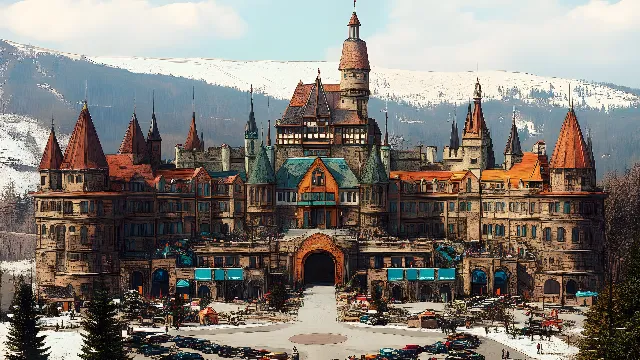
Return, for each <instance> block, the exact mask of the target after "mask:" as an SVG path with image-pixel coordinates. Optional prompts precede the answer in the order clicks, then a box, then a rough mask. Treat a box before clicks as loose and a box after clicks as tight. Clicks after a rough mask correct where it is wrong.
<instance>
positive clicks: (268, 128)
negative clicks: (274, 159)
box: [267, 119, 271, 146]
mask: <svg viewBox="0 0 640 360" xmlns="http://www.w3.org/2000/svg"><path fill="white" fill-rule="evenodd" d="M267 146H271V119H269V120H267Z"/></svg>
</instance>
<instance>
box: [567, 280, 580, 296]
mask: <svg viewBox="0 0 640 360" xmlns="http://www.w3.org/2000/svg"><path fill="white" fill-rule="evenodd" d="M577 291H578V287H577V285H576V282H575V281H574V280H569V281H567V285H566V287H565V288H564V292H565V293H567V294H568V295H575V294H576V292H577Z"/></svg>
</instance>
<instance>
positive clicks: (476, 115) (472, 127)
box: [463, 100, 486, 137]
mask: <svg viewBox="0 0 640 360" xmlns="http://www.w3.org/2000/svg"><path fill="white" fill-rule="evenodd" d="M470 115H471V116H469V114H467V119H466V121H465V123H464V132H463V136H466V137H480V136H481V135H482V130H484V129H485V128H486V124H485V122H484V114H483V113H482V104H481V103H480V100H475V101H474V106H473V112H472V113H471V114H470Z"/></svg>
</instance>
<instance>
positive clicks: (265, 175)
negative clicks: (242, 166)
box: [247, 146, 276, 184]
mask: <svg viewBox="0 0 640 360" xmlns="http://www.w3.org/2000/svg"><path fill="white" fill-rule="evenodd" d="M275 182H276V176H275V174H274V173H273V167H272V166H271V162H270V161H269V158H268V157H267V151H266V150H265V148H264V146H260V150H258V156H257V157H256V160H255V161H254V162H253V167H252V168H251V172H250V173H249V180H248V181H247V184H273V183H275Z"/></svg>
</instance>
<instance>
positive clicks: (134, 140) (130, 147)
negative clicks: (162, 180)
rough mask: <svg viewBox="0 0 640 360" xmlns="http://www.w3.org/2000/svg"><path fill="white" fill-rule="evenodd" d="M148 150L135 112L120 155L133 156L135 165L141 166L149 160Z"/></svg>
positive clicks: (121, 146) (121, 145) (123, 140)
mask: <svg viewBox="0 0 640 360" xmlns="http://www.w3.org/2000/svg"><path fill="white" fill-rule="evenodd" d="M147 150H148V148H147V143H146V142H145V140H144V135H142V130H141V129H140V124H139V123H138V118H137V116H136V113H135V111H134V112H133V115H132V116H131V121H130V122H129V127H127V131H126V132H125V134H124V138H123V139H122V143H121V144H120V149H119V150H118V153H119V154H128V155H131V156H132V158H133V159H132V160H133V163H134V164H141V163H144V162H146V161H147V160H148V153H147Z"/></svg>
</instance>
